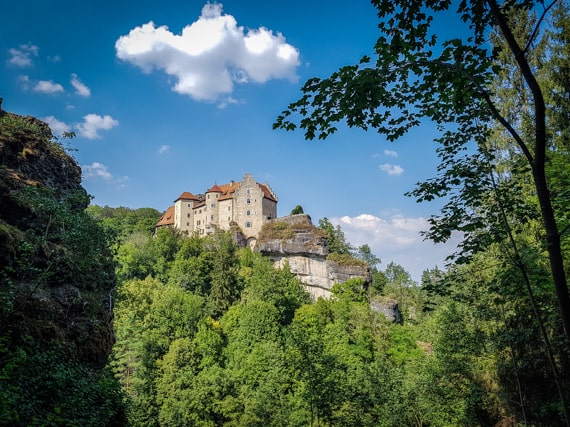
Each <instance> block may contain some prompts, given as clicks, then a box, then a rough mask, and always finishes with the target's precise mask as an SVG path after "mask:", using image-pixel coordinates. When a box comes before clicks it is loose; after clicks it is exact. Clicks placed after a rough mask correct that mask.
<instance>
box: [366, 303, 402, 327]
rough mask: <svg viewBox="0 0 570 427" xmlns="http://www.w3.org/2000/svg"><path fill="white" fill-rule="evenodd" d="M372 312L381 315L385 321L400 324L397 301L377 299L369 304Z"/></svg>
mask: <svg viewBox="0 0 570 427" xmlns="http://www.w3.org/2000/svg"><path fill="white" fill-rule="evenodd" d="M370 307H371V308H372V310H374V311H377V312H379V313H382V314H383V315H384V316H385V317H386V319H387V320H389V321H391V322H393V323H400V320H401V319H400V310H399V307H398V301H396V300H395V299H392V298H388V297H378V298H376V299H374V300H373V301H372V302H371V303H370Z"/></svg>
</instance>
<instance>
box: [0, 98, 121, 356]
mask: <svg viewBox="0 0 570 427" xmlns="http://www.w3.org/2000/svg"><path fill="white" fill-rule="evenodd" d="M88 203H89V197H88V195H87V193H86V191H85V190H84V189H83V187H82V186H81V169H80V168H79V166H78V165H77V163H76V161H75V160H74V159H73V158H72V157H70V156H69V155H68V154H67V153H66V151H65V149H64V148H63V147H62V146H61V145H60V144H58V143H56V142H54V141H53V139H52V135H51V131H50V129H49V127H48V125H47V124H46V123H44V122H42V121H40V120H38V119H35V118H33V117H22V116H17V115H15V114H11V113H7V112H5V111H2V109H1V99H0V282H1V287H0V296H1V297H2V308H1V309H0V314H1V315H2V327H1V330H0V333H1V335H2V336H6V334H7V333H8V332H7V331H9V336H10V339H11V340H13V341H12V342H10V343H7V345H8V346H11V345H13V346H19V345H20V344H22V345H24V344H25V342H29V341H30V340H32V341H33V342H35V343H36V344H37V345H39V346H40V347H41V348H50V347H51V346H57V347H58V348H60V347H63V348H66V349H68V350H69V352H70V355H71V356H73V357H77V358H78V359H79V360H81V361H83V362H85V363H86V364H88V365H90V366H93V367H102V366H103V365H104V364H105V363H106V360H107V357H108V355H109V353H110V351H111V347H112V345H113V341H114V336H113V328H112V307H111V298H110V295H111V292H112V289H113V288H114V270H113V264H112V258H111V255H110V254H109V253H108V251H107V249H106V245H105V244H104V239H103V237H102V236H103V235H102V234H100V235H99V236H98V235H97V232H100V231H101V230H100V229H99V228H98V227H97V225H96V224H95V223H94V222H90V218H88V217H87V215H86V214H85V212H84V210H85V208H86V207H87V205H88Z"/></svg>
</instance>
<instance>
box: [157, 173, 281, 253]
mask: <svg viewBox="0 0 570 427" xmlns="http://www.w3.org/2000/svg"><path fill="white" fill-rule="evenodd" d="M274 218H277V196H276V195H275V193H274V192H273V190H272V189H271V187H269V184H267V183H264V184H259V183H258V182H256V181H255V180H254V179H253V177H252V176H251V175H250V174H249V173H246V174H245V176H244V177H243V179H242V181H241V182H234V181H230V182H229V183H228V184H223V185H217V184H215V185H214V186H212V187H211V188H210V189H209V190H207V191H206V193H205V194H197V195H194V194H192V193H190V192H187V191H185V192H184V193H182V194H181V195H180V196H179V197H178V198H177V199H176V200H175V201H174V206H170V207H169V208H168V209H167V210H166V212H165V213H164V214H163V215H162V217H161V218H160V220H159V221H158V223H157V224H156V226H155V230H156V229H158V228H160V227H174V228H176V229H178V230H180V231H182V232H185V233H188V234H193V233H197V234H199V235H203V234H209V233H212V232H214V230H216V229H221V230H229V229H230V226H232V225H235V224H237V225H238V226H239V227H240V228H241V231H242V233H243V234H244V236H245V238H246V239H247V241H248V243H250V244H252V243H254V242H255V241H256V240H257V236H258V234H259V232H260V230H261V227H262V226H263V224H265V223H266V222H267V221H269V220H270V219H274Z"/></svg>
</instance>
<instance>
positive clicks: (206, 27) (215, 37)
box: [115, 3, 299, 101]
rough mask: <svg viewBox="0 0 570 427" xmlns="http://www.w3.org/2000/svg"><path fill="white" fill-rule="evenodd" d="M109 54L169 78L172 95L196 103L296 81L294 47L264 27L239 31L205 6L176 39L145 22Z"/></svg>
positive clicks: (212, 6)
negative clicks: (244, 88)
mask: <svg viewBox="0 0 570 427" xmlns="http://www.w3.org/2000/svg"><path fill="white" fill-rule="evenodd" d="M115 49H116V55H117V57H118V58H119V59H121V60H123V61H127V62H130V63H132V64H134V65H136V66H137V67H139V68H141V69H142V70H143V71H144V72H146V73H149V72H151V71H152V70H153V69H157V70H161V71H163V72H165V73H166V74H168V75H169V76H173V77H174V78H175V80H176V83H175V85H174V87H173V90H174V91H175V92H178V93H180V94H184V95H189V96H191V97H192V98H193V99H195V100H197V101H216V100H218V99H220V98H221V97H222V96H227V95H229V94H231V93H232V91H233V88H234V84H235V83H248V82H255V83H264V82H267V81H268V80H270V79H289V80H291V81H296V80H297V79H298V76H297V74H296V69H297V67H298V66H299V50H298V49H297V48H295V47H294V46H292V45H290V44H288V43H287V42H286V40H285V37H284V36H283V35H282V34H281V33H276V34H275V33H273V31H272V30H269V29H267V28H264V27H260V28H258V29H249V30H247V31H245V30H244V28H243V27H241V26H238V25H237V22H236V20H235V18H234V17H233V16H231V15H227V14H222V5H221V4H219V3H208V4H206V5H205V6H204V7H203V9H202V14H201V16H200V17H199V18H198V20H197V21H195V22H193V23H192V24H189V25H187V26H186V27H184V28H183V29H182V32H181V33H180V34H174V33H172V32H171V31H170V30H169V29H168V27H167V26H159V27H157V26H155V24H154V22H152V21H151V22H149V23H147V24H144V25H141V26H139V27H136V28H134V29H132V30H131V31H130V32H129V34H127V35H124V36H121V37H120V38H119V39H118V40H117V41H116V43H115Z"/></svg>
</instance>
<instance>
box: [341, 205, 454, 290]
mask: <svg viewBox="0 0 570 427" xmlns="http://www.w3.org/2000/svg"><path fill="white" fill-rule="evenodd" d="M330 221H331V223H333V224H334V225H340V228H341V229H342V231H343V232H344V235H345V237H346V240H347V241H348V242H350V244H352V245H353V246H355V247H358V246H362V245H364V244H367V245H368V246H370V248H371V250H372V253H374V254H375V255H376V256H378V257H379V258H380V259H381V260H382V264H381V265H380V269H383V268H386V266H387V265H388V264H389V263H390V262H395V263H397V264H400V265H401V266H402V267H404V268H405V269H406V270H407V271H408V272H409V273H410V274H411V276H412V278H413V279H414V280H416V281H417V282H419V281H420V279H421V274H422V272H423V271H424V270H426V269H428V268H434V267H435V266H438V267H439V268H440V269H443V268H444V267H445V264H446V261H445V258H446V257H447V256H449V255H451V254H452V253H453V252H455V251H456V249H457V244H458V243H459V238H458V237H457V236H453V237H452V238H451V239H450V241H449V242H447V243H445V244H437V245H436V244H434V243H433V242H431V241H425V240H424V238H423V236H422V235H421V234H420V232H421V231H425V230H428V228H429V224H428V222H427V220H426V219H425V218H421V217H404V216H401V215H393V216H391V217H389V218H387V219H384V218H380V217H377V216H374V215H370V214H361V215H358V216H355V217H349V216H343V217H341V218H331V220H330Z"/></svg>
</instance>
